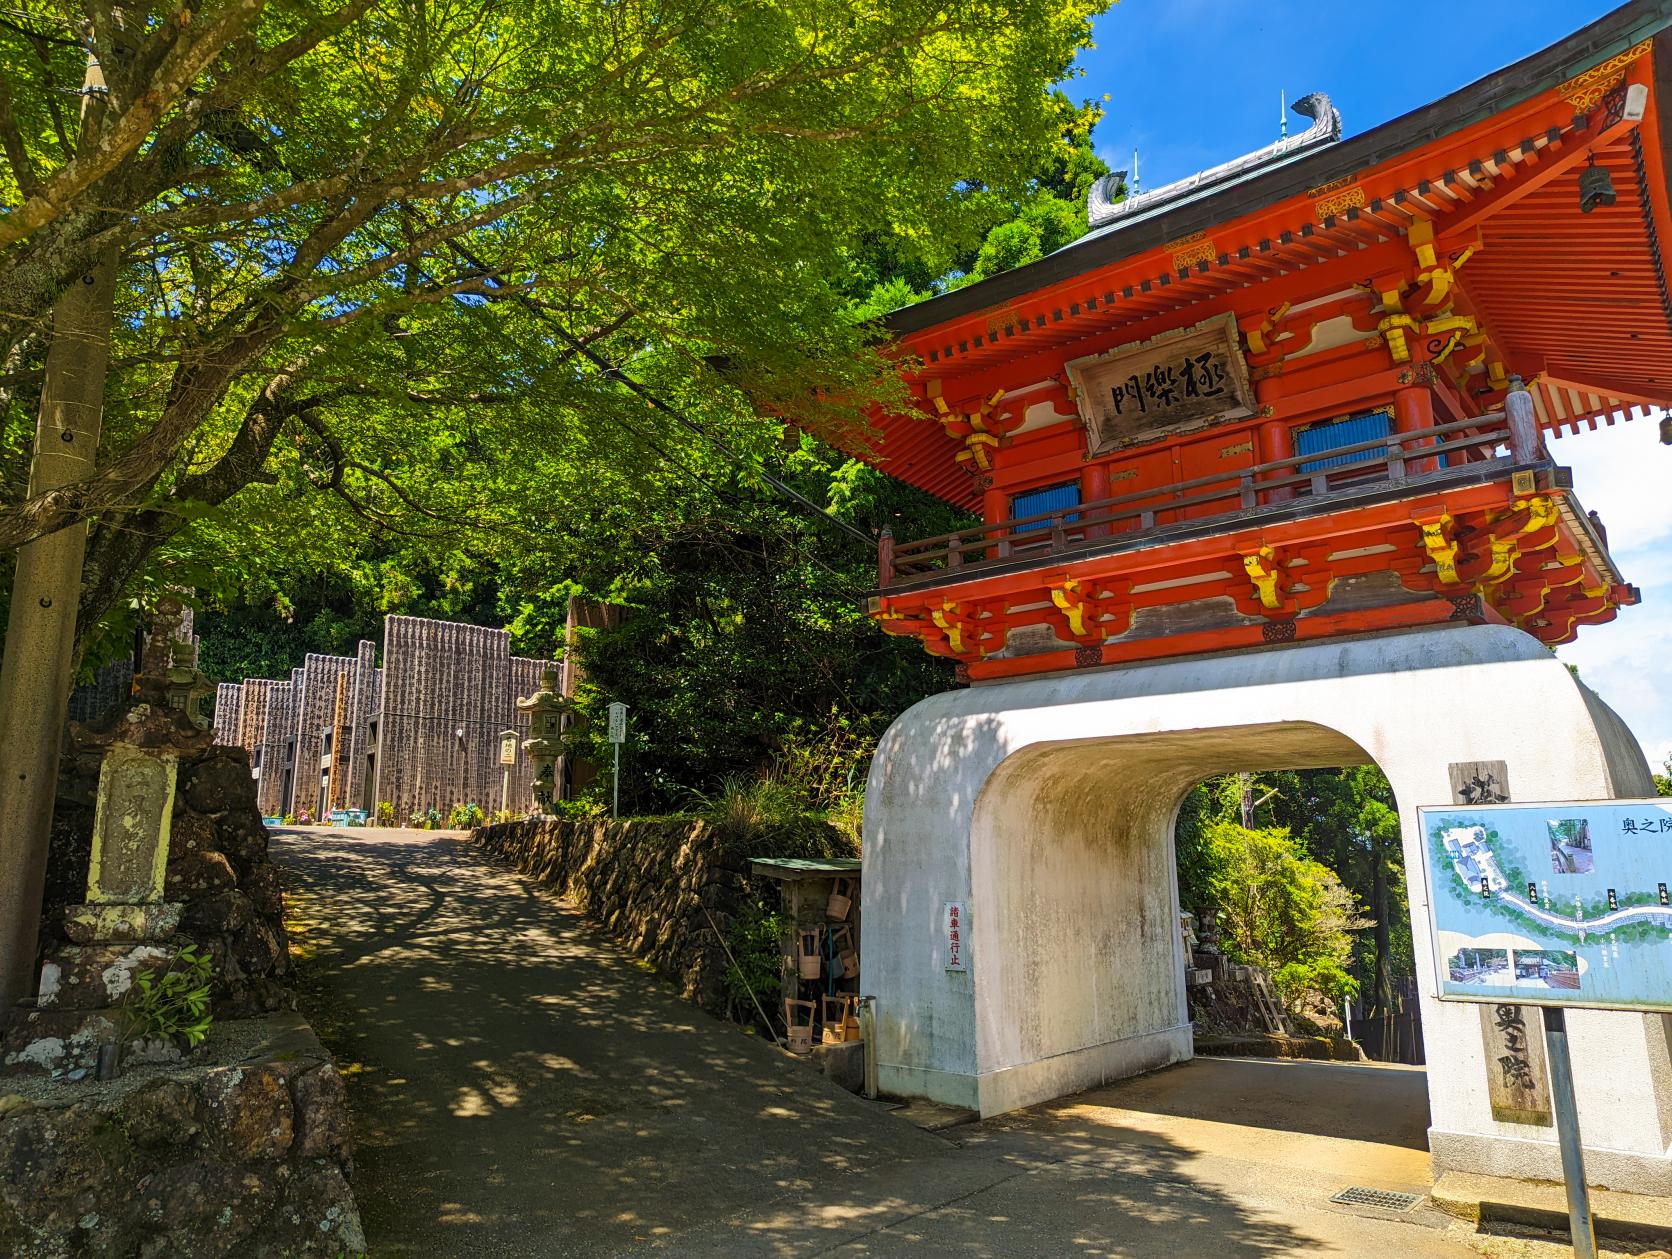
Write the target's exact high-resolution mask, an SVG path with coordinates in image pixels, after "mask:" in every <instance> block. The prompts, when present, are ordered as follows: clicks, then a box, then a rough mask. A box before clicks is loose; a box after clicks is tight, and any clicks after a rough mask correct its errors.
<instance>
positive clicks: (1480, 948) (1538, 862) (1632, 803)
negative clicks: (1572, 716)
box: [1418, 799, 1672, 1012]
mask: <svg viewBox="0 0 1672 1259" xmlns="http://www.w3.org/2000/svg"><path fill="white" fill-rule="evenodd" d="M1418 817H1419V818H1420V824H1421V826H1422V835H1423V865H1424V875H1425V881H1426V884H1427V887H1428V906H1429V917H1430V922H1431V925H1432V940H1433V946H1434V949H1433V951H1434V959H1435V966H1436V968H1437V971H1438V976H1437V978H1438V994H1439V998H1440V1000H1442V1001H1474V1002H1505V1001H1510V1002H1515V1003H1518V1004H1522V1005H1543V1006H1574V1007H1580V1008H1586V1009H1603V1010H1609V1009H1612V1010H1640V1011H1650V1012H1672V948H1669V947H1668V945H1669V944H1672V897H1669V896H1668V891H1667V889H1668V884H1672V799H1651V800H1607V801H1588V802H1582V803H1556V804H1496V805H1457V806H1452V807H1447V808H1425V809H1419V810H1418Z"/></svg>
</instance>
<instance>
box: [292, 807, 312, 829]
mask: <svg viewBox="0 0 1672 1259" xmlns="http://www.w3.org/2000/svg"><path fill="white" fill-rule="evenodd" d="M296 825H298V826H312V825H313V814H311V813H309V812H308V811H307V810H306V809H303V810H302V811H301V812H300V813H298V814H297V815H296Z"/></svg>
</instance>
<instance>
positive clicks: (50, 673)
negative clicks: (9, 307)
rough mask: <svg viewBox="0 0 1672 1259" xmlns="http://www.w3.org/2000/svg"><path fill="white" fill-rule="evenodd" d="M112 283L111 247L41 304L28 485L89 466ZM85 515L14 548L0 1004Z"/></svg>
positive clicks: (4, 702)
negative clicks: (42, 344)
mask: <svg viewBox="0 0 1672 1259" xmlns="http://www.w3.org/2000/svg"><path fill="white" fill-rule="evenodd" d="M115 287H116V257H115V254H114V252H111V253H107V254H106V255H105V256H104V257H103V258H101V259H99V260H98V262H97V263H96V264H95V265H94V267H93V269H92V270H91V271H89V272H88V273H87V274H86V275H84V276H82V277H81V280H80V282H79V283H76V284H72V285H71V286H70V287H69V288H68V289H67V290H65V292H64V294H63V296H61V297H60V298H59V299H58V303H57V305H56V306H55V307H54V308H53V312H52V345H51V347H50V348H49V349H48V350H47V359H46V379H45V382H44V384H43V385H42V388H41V409H40V415H39V419H38V421H37V423H36V428H35V452H34V461H33V463H32V465H31V467H30V473H29V492H30V493H31V494H37V493H40V492H41V491H42V490H50V489H55V488H57V487H58V486H61V485H68V484H71V483H72V482H75V481H79V480H81V479H83V478H85V477H87V476H88V475H90V474H91V473H92V471H93V465H94V461H95V458H96V456H97V454H98V449H99V429H100V426H101V422H102V420H103V414H104V386H105V368H106V366H107V364H108V362H109V359H110V326H111V317H112V303H113V300H114V294H115ZM86 546H87V524H86V522H85V521H83V522H81V523H79V524H75V525H72V526H70V527H68V528H65V529H60V530H58V531H57V532H56V533H50V534H48V535H46V536H45V537H43V538H38V539H36V540H35V541H33V542H30V543H29V544H27V545H26V546H23V547H20V548H19V550H18V553H17V573H16V575H15V577H14V578H13V580H12V604H11V612H10V615H9V617H8V619H7V623H6V649H5V659H4V662H3V664H0V747H4V748H5V749H6V769H5V775H6V781H5V788H4V790H0V1010H5V1009H9V1008H10V1007H11V1006H12V1005H14V1004H15V1003H16V1002H17V1000H18V999H19V998H20V997H25V996H28V995H29V994H31V993H32V992H34V990H35V950H36V943H37V936H38V934H39V931H40V919H41V896H42V892H43V889H44V885H45V878H46V857H47V845H48V837H49V833H50V831H51V828H52V801H53V795H54V792H55V789H56V787H57V783H58V755H59V748H60V744H61V741H62V737H63V730H64V719H65V716H66V712H67V710H68V707H69V699H70V687H71V683H72V682H73V681H74V676H75V672H74V671H75V641H76V610H77V607H78V606H79V604H80V600H81V571H82V563H83V559H84V557H85V551H86Z"/></svg>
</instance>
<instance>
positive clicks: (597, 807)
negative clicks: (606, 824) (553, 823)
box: [552, 798, 609, 822]
mask: <svg viewBox="0 0 1672 1259" xmlns="http://www.w3.org/2000/svg"><path fill="white" fill-rule="evenodd" d="M608 812H609V810H608V809H606V808H605V807H604V804H603V802H602V801H600V800H591V799H586V798H582V799H577V800H557V801H554V802H553V804H552V816H553V817H561V818H567V819H568V820H570V821H571V822H588V821H591V820H592V819H593V818H600V817H603V816H604V814H606V813H608Z"/></svg>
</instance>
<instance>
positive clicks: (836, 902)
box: [824, 879, 853, 922]
mask: <svg viewBox="0 0 1672 1259" xmlns="http://www.w3.org/2000/svg"><path fill="white" fill-rule="evenodd" d="M852 908H853V880H852V879H837V880H836V882H835V884H834V886H833V887H832V888H831V890H830V899H829V900H828V901H826V902H825V904H824V916H825V917H826V918H829V919H830V920H831V921H833V922H842V921H843V920H844V919H846V918H847V916H848V911H849V910H850V909H852Z"/></svg>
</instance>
